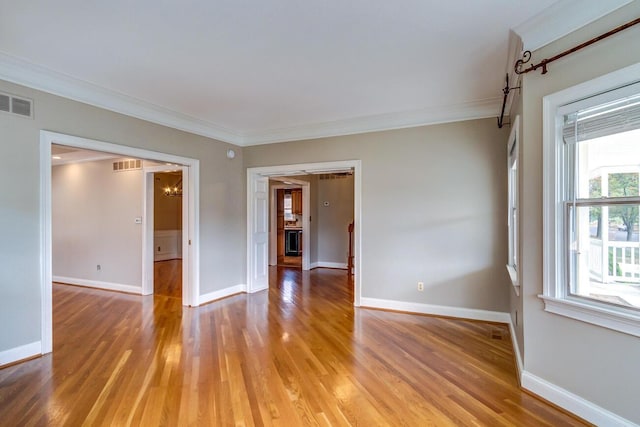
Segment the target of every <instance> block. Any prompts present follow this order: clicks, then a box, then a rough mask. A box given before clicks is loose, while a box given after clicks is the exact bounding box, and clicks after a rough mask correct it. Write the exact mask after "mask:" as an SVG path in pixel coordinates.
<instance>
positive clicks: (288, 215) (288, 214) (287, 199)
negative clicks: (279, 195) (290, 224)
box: [284, 193, 294, 221]
mask: <svg viewBox="0 0 640 427" xmlns="http://www.w3.org/2000/svg"><path fill="white" fill-rule="evenodd" d="M284 219H285V221H293V220H294V217H293V212H292V209H291V193H284Z"/></svg>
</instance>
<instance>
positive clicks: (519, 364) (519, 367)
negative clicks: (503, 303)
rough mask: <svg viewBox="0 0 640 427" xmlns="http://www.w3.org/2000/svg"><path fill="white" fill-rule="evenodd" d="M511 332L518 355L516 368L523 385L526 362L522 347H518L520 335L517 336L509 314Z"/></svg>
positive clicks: (512, 342)
mask: <svg viewBox="0 0 640 427" xmlns="http://www.w3.org/2000/svg"><path fill="white" fill-rule="evenodd" d="M509 334H510V335H511V346H512V347H513V354H514V355H515V357H516V369H517V370H518V382H520V385H522V373H523V372H524V362H523V361H522V354H521V353H520V347H518V337H517V336H516V328H515V326H514V325H513V321H512V319H511V316H509Z"/></svg>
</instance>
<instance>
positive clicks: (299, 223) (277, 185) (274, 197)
mask: <svg viewBox="0 0 640 427" xmlns="http://www.w3.org/2000/svg"><path fill="white" fill-rule="evenodd" d="M269 181H270V184H269V189H270V195H269V200H270V203H269V206H270V208H269V230H270V232H269V265H284V266H291V267H300V268H302V270H309V268H310V237H309V236H310V224H309V223H310V221H309V209H310V191H311V190H310V189H311V185H310V182H308V181H303V180H300V179H295V178H291V177H269ZM286 199H288V201H287V200H286Z"/></svg>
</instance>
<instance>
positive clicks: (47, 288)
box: [40, 131, 200, 354]
mask: <svg viewBox="0 0 640 427" xmlns="http://www.w3.org/2000/svg"><path fill="white" fill-rule="evenodd" d="M53 144H59V145H64V146H68V147H75V148H79V149H84V150H91V151H96V152H106V153H112V154H114V155H118V156H122V157H133V158H137V159H148V160H152V161H156V162H161V163H167V164H170V165H171V166H172V167H173V169H175V168H176V167H179V168H180V169H181V170H182V173H183V182H184V186H183V189H184V191H183V201H182V219H183V229H184V232H183V233H182V247H183V248H184V250H183V265H184V268H183V269H182V286H183V298H182V302H183V305H188V306H197V305H199V294H200V286H199V280H198V279H199V277H198V268H199V245H198V234H199V214H198V205H199V203H198V197H199V195H198V186H199V185H198V184H199V183H198V175H199V174H198V170H199V161H198V160H197V159H191V158H187V157H180V156H174V155H170V154H165V153H158V152H154V151H149V150H144V149H139V148H132V147H128V146H123V145H117V144H112V143H107V142H102V141H96V140H91V139H86V138H80V137H75V136H71V135H65V134H59V133H54V132H49V131H41V132H40V181H41V194H40V204H41V216H40V220H41V245H40V257H41V291H42V306H41V312H42V324H41V331H42V337H41V342H42V353H43V354H46V353H50V352H51V350H52V344H53V342H52V341H53V319H52V277H53V274H52V235H51V232H52V229H51V223H52V219H51V215H52V205H51V160H52V159H51V146H52V145H53ZM178 165H180V166H178ZM165 168H166V166H165ZM144 176H145V183H146V184H145V185H144V186H143V188H144V189H145V195H144V200H145V204H144V208H143V215H142V218H141V219H140V220H141V221H144V226H143V229H142V240H143V244H142V253H143V255H142V260H143V266H142V283H141V286H140V287H139V289H140V293H141V294H149V293H152V292H153V261H151V262H149V260H150V259H151V260H153V229H149V226H150V225H151V227H152V226H153V221H152V220H151V221H149V220H148V219H149V216H150V215H151V214H152V213H153V208H152V205H150V204H149V201H150V200H151V202H152V201H153V194H152V192H150V191H149V188H151V189H152V188H153V187H152V186H151V187H150V182H149V180H150V179H151V184H153V174H152V173H145V174H144ZM149 193H151V194H149ZM132 220H133V219H132ZM136 222H137V219H136Z"/></svg>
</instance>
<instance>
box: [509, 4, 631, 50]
mask: <svg viewBox="0 0 640 427" xmlns="http://www.w3.org/2000/svg"><path fill="white" fill-rule="evenodd" d="M632 1H633V0H607V1H602V0H561V1H559V2H557V3H554V4H552V5H551V6H549V7H548V8H546V9H545V10H543V11H542V12H540V13H539V14H537V15H535V16H533V17H532V18H530V19H528V20H526V21H525V22H523V23H522V24H520V25H518V26H516V27H515V28H513V30H514V31H515V32H516V33H517V34H518V35H519V36H520V37H522V41H523V44H524V49H526V50H530V51H532V52H533V51H534V50H538V49H540V48H541V47H543V46H546V45H548V44H549V43H551V42H554V41H556V40H558V39H560V38H562V37H564V36H566V35H567V34H569V33H571V32H573V31H575V30H577V29H579V28H582V27H584V26H585V25H587V24H590V23H591V22H593V21H595V20H597V19H600V18H602V17H603V16H605V15H608V14H609V13H611V12H613V11H614V10H617V9H619V8H621V7H622V6H625V5H627V4H629V3H631V2H632Z"/></svg>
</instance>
